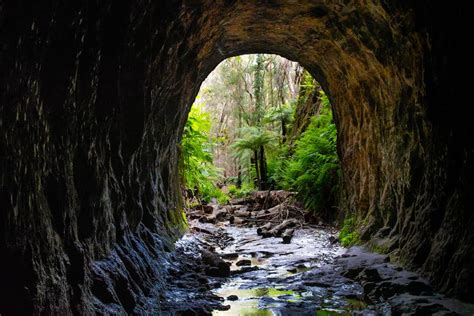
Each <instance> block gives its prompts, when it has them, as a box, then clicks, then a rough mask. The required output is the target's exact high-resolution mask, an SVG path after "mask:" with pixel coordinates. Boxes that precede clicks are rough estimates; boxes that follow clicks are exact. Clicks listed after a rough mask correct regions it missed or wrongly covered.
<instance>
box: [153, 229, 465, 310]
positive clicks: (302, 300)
mask: <svg viewBox="0 0 474 316" xmlns="http://www.w3.org/2000/svg"><path fill="white" fill-rule="evenodd" d="M190 227H191V229H190V231H189V232H188V233H187V234H185V236H183V237H182V238H181V240H179V241H178V242H177V243H176V251H175V252H174V253H173V256H174V257H172V258H171V260H170V265H169V267H168V270H169V271H171V272H170V279H169V280H168V283H169V284H170V287H169V289H168V291H167V294H166V296H165V297H163V298H162V300H163V301H164V302H165V304H164V305H163V307H164V309H165V312H164V315H215V316H221V315H228V316H232V315H236V316H237V315H239V316H240V315H258V316H266V315H302V316H304V315H474V307H473V306H472V305H469V304H465V303H462V302H460V301H458V300H456V299H451V298H446V297H445V296H443V295H441V294H439V293H436V292H435V291H434V290H433V289H432V288H431V286H430V285H429V283H428V281H427V280H425V279H423V278H422V277H421V276H419V275H417V274H416V273H413V272H409V271H406V270H404V269H402V268H400V267H399V266H397V265H395V264H392V263H390V260H389V258H388V257H387V256H385V255H380V254H375V253H371V252H369V251H367V250H365V249H364V248H361V247H352V248H350V249H345V248H343V247H341V246H340V244H339V243H338V242H337V239H336V236H337V231H336V230H335V229H332V228H329V227H314V228H313V227H311V228H310V227H307V228H299V229H296V231H295V233H294V236H293V239H292V240H291V243H289V244H284V243H282V240H281V238H274V237H269V238H262V237H261V236H258V235H257V231H256V227H241V226H235V225H231V224H229V223H228V222H222V223H201V222H199V221H192V222H191V223H190ZM203 249H204V250H203ZM204 253H211V254H210V255H209V254H207V255H205V254H204ZM206 256H211V257H213V256H214V257H213V258H214V259H213V260H216V262H217V263H212V264H211V265H215V266H214V267H211V268H209V266H208V265H209V263H208V262H205V261H206V260H204V259H203V258H204V257H206ZM203 261H204V263H203ZM224 268H227V269H229V268H230V271H228V270H227V272H225V271H221V270H226V269H224ZM224 272H225V273H227V274H226V276H223V275H219V274H220V273H224Z"/></svg>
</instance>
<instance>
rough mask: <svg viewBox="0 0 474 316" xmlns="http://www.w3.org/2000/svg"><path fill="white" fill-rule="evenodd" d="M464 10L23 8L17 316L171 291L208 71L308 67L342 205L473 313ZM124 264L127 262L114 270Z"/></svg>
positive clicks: (5, 104) (185, 4)
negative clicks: (163, 288)
mask: <svg viewBox="0 0 474 316" xmlns="http://www.w3.org/2000/svg"><path fill="white" fill-rule="evenodd" d="M463 6H467V5H461V4H457V5H456V6H448V7H446V6H443V5H442V4H436V3H433V2H432V1H415V2H413V3H412V2H410V3H407V4H402V3H400V2H398V1H378V0H367V1H329V0H314V1H305V2H302V1H295V0H266V1H262V2H259V3H256V2H250V1H240V0H220V1H211V0H167V1H139V2H118V1H102V2H100V3H99V2H97V3H96V2H88V3H87V4H85V3H81V2H77V3H60V4H59V3H57V4H55V5H54V6H53V5H52V4H50V3H38V4H31V3H28V2H11V3H6V4H5V5H4V6H2V8H1V10H0V26H1V27H0V30H1V31H0V34H1V36H2V45H3V46H2V49H1V50H0V57H1V58H0V70H1V72H2V73H3V74H4V75H3V76H1V77H0V86H2V88H3V87H4V88H3V89H1V91H0V100H1V102H0V111H1V118H2V120H1V124H0V130H1V131H2V133H1V136H0V148H1V149H2V150H1V151H0V155H1V157H2V162H3V163H2V165H1V166H0V190H1V191H0V201H1V204H2V207H3V212H2V214H1V217H0V228H1V229H2V234H1V235H0V253H2V254H4V258H5V259H4V262H3V263H4V265H5V266H6V267H7V268H6V269H3V270H1V271H0V278H1V279H2V280H4V282H2V284H0V293H1V294H2V298H3V299H2V300H1V301H0V312H3V311H6V312H7V314H8V311H12V310H13V311H14V308H15V306H18V304H21V305H23V306H26V307H25V313H36V314H39V313H41V312H43V313H57V314H71V313H73V312H75V313H77V314H88V313H90V314H92V313H93V312H94V311H97V310H100V307H98V306H96V305H94V304H95V303H93V302H96V301H95V300H94V299H95V297H97V295H98V294H97V293H96V292H95V291H96V290H97V289H99V290H101V289H102V290H103V289H104V288H106V289H108V290H109V291H111V292H110V293H108V292H107V293H105V294H104V293H99V294H101V295H103V296H101V298H104V297H105V298H106V299H110V298H111V297H112V298H113V299H115V300H118V299H117V297H118V296H119V295H118V294H117V292H119V291H115V292H114V291H113V288H114V286H116V287H122V289H121V291H120V294H121V295H125V296H126V297H125V300H126V301H127V302H135V303H136V304H137V305H139V302H140V299H139V297H141V296H143V292H144V291H145V290H144V289H145V288H146V289H147V290H150V289H151V288H153V286H154V285H153V284H150V282H149V280H161V281H162V278H163V276H162V275H161V270H159V269H156V262H155V261H153V260H154V259H156V260H158V259H159V258H162V253H160V252H159V251H158V249H165V248H172V242H173V240H174V238H177V236H179V234H180V233H181V232H182V230H183V221H182V218H181V217H180V207H181V205H180V203H181V202H180V196H179V193H178V192H179V191H178V185H179V183H178V175H177V147H178V146H177V144H178V141H179V133H180V130H182V127H183V126H184V122H185V119H186V114H187V111H188V110H189V108H190V106H191V104H192V102H193V100H194V98H195V96H196V94H197V93H198V90H199V85H200V83H201V82H202V81H203V80H204V79H205V77H206V76H207V74H209V73H210V72H211V70H212V69H213V68H214V67H215V66H217V64H218V63H219V62H220V61H222V60H223V59H225V58H227V57H231V56H235V55H240V54H243V53H276V54H279V55H282V56H284V57H286V58H289V59H291V60H295V61H298V62H299V63H301V64H302V65H303V67H305V68H306V69H308V70H309V71H310V72H311V73H312V74H313V75H314V76H315V77H316V79H317V80H318V81H319V82H320V83H321V84H322V85H323V88H324V89H325V91H327V92H328V93H329V96H330V98H331V100H332V101H333V102H332V103H334V104H336V105H337V106H336V107H335V108H334V115H335V119H336V123H337V125H338V128H339V137H338V139H339V145H338V147H339V154H340V157H341V162H342V165H343V171H344V174H343V179H344V182H343V192H344V195H343V196H342V197H341V202H340V207H341V208H342V209H344V210H345V211H347V212H348V213H351V214H355V215H356V216H357V218H358V219H359V220H360V221H359V229H360V232H361V237H362V239H364V240H370V239H372V237H377V236H378V237H379V240H380V239H382V240H383V241H384V244H383V246H384V247H385V248H386V249H388V250H390V251H392V252H393V253H394V254H395V257H396V258H398V259H399V261H401V262H403V263H405V264H406V265H407V266H410V267H415V268H420V269H421V271H423V272H424V273H425V274H426V275H427V276H428V277H429V278H430V279H431V280H432V281H433V282H434V284H435V285H437V286H438V288H440V289H442V290H444V291H445V292H447V293H449V294H453V295H457V296H459V297H462V298H465V299H470V300H472V292H473V291H474V289H473V286H474V285H473V284H474V282H473V275H472V271H473V270H474V266H473V264H472V262H474V257H473V256H474V254H473V252H472V251H471V249H472V246H474V233H473V231H472V229H471V228H472V227H473V226H474V216H472V212H471V209H472V205H474V202H473V201H474V199H473V198H472V194H470V193H469V192H468V191H469V190H471V191H472V188H473V187H474V185H473V184H472V179H474V176H473V175H474V171H473V170H474V168H473V163H472V161H473V160H474V159H473V154H472V152H473V151H472V149H473V148H474V143H473V139H474V138H473V137H472V135H474V131H473V128H474V127H472V122H471V119H472V117H473V113H472V111H473V110H472V109H465V108H461V107H459V108H457V109H456V111H450V104H451V102H453V103H456V104H461V102H463V101H464V100H463V98H461V96H462V95H463V92H464V93H465V91H470V90H469V88H470V87H466V86H467V84H466V82H463V81H462V79H461V78H460V77H458V76H457V74H456V73H455V71H456V70H455V69H462V68H463V67H465V63H467V61H470V60H471V58H470V57H469V56H463V55H462V54H463V53H464V52H466V51H467V50H465V51H462V52H461V51H460V50H459V49H458V47H462V42H463V41H465V38H466V37H465V36H463V34H460V31H459V30H467V29H469V27H468V25H466V24H467V23H468V21H470V16H469V14H470V10H467V8H464V7H463ZM18 17H21V18H18ZM448 18H455V19H456V20H455V22H454V23H452V24H449V23H444V21H446V20H447V19H448ZM460 54H461V56H459V55H460ZM464 54H466V53H464ZM459 57H463V58H459ZM470 65H471V64H469V65H468V66H470ZM454 101H455V102H454ZM65 122H66V123H67V124H65ZM78 157H79V158H78ZM78 173H83V174H82V175H84V174H86V175H89V176H87V177H84V176H82V177H81V176H78V175H77V174H78ZM84 179H85V180H84ZM84 181H85V183H84ZM81 185H83V186H87V187H88V188H91V190H80V189H79V186H81ZM64 190H65V191H66V192H67V197H66V198H65V199H58V200H57V202H54V203H52V204H54V205H49V203H51V202H50V201H51V200H54V199H51V198H50V195H51V194H54V193H55V192H63V191H64ZM89 191H91V192H89ZM92 191H94V192H92ZM51 192H53V193H51ZM48 200H49V202H48ZM97 201H99V202H97ZM53 209H54V210H53ZM61 209H63V211H61ZM78 218H81V220H78ZM53 223H54V225H53ZM387 227H388V229H387ZM382 228H383V229H382ZM84 229H86V230H87V234H79V233H78V232H79V231H81V230H84ZM387 232H388V235H386V234H387ZM117 255H118V256H119V257H120V258H121V259H122V260H121V262H122V264H121V265H120V264H117V265H114V264H111V263H109V264H108V262H109V261H107V260H108V259H110V258H113V257H114V256H115V257H114V258H116V256H117ZM152 259H153V260H152ZM130 260H131V261H133V262H136V263H137V266H136V267H133V266H130V265H126V264H125V263H123V262H129V261H130ZM98 261H100V262H99V263H100V264H99V263H98ZM134 269H136V271H134V273H131V272H130V271H131V270H134ZM135 272H136V273H135ZM130 274H133V275H134V276H135V277H136V276H139V277H138V278H141V279H142V281H143V280H146V282H145V281H144V284H145V285H143V288H141V287H137V286H136V281H134V280H132V277H131V276H130ZM101 282H102V283H101ZM97 284H99V285H97ZM123 287H125V290H124V289H123ZM150 291H151V290H150ZM124 293H128V294H124ZM140 295H141V296H140ZM117 304H118V305H117V306H119V305H120V300H118V303H117ZM127 308H129V307H127ZM104 310H105V309H104ZM121 311H122V312H123V311H125V312H126V311H127V310H126V309H122V310H121Z"/></svg>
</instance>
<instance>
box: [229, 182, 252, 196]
mask: <svg viewBox="0 0 474 316" xmlns="http://www.w3.org/2000/svg"><path fill="white" fill-rule="evenodd" d="M228 190H229V195H230V196H232V197H237V198H240V197H244V196H248V195H250V194H251V193H252V192H253V191H255V188H254V187H253V185H252V183H251V182H244V183H243V184H242V187H241V188H240V189H239V188H237V186H236V185H234V184H231V185H229V186H228Z"/></svg>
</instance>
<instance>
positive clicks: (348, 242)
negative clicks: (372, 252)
mask: <svg viewBox="0 0 474 316" xmlns="http://www.w3.org/2000/svg"><path fill="white" fill-rule="evenodd" d="M339 240H340V242H341V245H343V246H344V247H350V246H352V245H355V244H356V243H358V242H359V233H358V232H357V231H356V230H355V220H354V218H352V217H349V218H346V219H345V220H344V224H343V225H342V228H341V231H340V232H339Z"/></svg>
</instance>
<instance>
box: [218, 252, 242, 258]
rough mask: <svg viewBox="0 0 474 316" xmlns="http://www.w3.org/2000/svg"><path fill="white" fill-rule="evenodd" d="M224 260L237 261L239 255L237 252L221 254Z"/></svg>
mask: <svg viewBox="0 0 474 316" xmlns="http://www.w3.org/2000/svg"><path fill="white" fill-rule="evenodd" d="M220 256H221V258H222V259H227V260H229V259H230V260H232V259H237V258H238V257H239V254H238V253H237V252H231V253H222V254H220Z"/></svg>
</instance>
